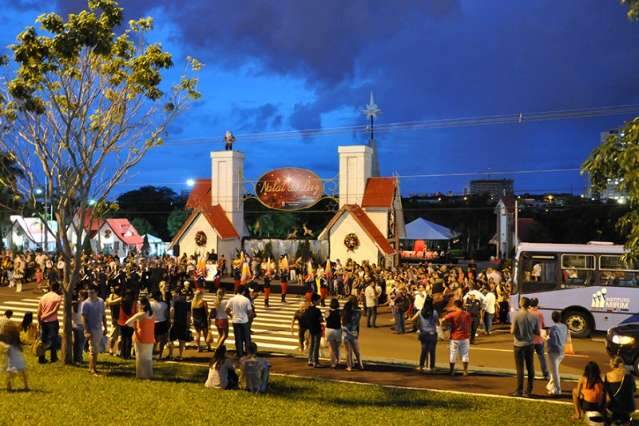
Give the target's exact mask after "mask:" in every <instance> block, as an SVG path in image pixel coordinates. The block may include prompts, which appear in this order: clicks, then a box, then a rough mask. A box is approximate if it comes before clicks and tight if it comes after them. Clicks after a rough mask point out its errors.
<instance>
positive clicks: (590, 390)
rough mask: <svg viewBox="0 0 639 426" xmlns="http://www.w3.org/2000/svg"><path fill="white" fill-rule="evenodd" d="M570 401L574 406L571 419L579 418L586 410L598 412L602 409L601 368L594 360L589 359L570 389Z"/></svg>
mask: <svg viewBox="0 0 639 426" xmlns="http://www.w3.org/2000/svg"><path fill="white" fill-rule="evenodd" d="M572 402H573V404H574V407H575V414H574V415H573V416H572V419H573V420H580V419H581V418H582V417H583V415H584V413H585V412H588V411H594V412H599V413H601V412H602V411H603V403H604V388H603V382H602V381H601V370H600V369H599V365H598V364H597V363H596V362H594V361H590V362H589V363H588V364H586V367H585V368H584V373H583V374H582V376H581V377H580V378H579V382H577V387H575V388H574V389H573V390H572Z"/></svg>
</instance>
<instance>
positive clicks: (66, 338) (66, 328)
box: [62, 277, 73, 365]
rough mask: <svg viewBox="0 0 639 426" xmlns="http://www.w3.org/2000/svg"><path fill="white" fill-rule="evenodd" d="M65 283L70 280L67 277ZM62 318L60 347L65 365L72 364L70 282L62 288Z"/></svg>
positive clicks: (71, 299)
mask: <svg viewBox="0 0 639 426" xmlns="http://www.w3.org/2000/svg"><path fill="white" fill-rule="evenodd" d="M64 279H65V281H67V280H70V278H69V277H65V278H64ZM63 289H64V317H63V326H62V330H63V334H64V335H63V337H62V345H63V346H64V363H65V364H66V365H71V364H73V325H72V323H71V318H72V315H73V308H72V306H73V287H72V286H71V283H70V282H65V283H64V286H63Z"/></svg>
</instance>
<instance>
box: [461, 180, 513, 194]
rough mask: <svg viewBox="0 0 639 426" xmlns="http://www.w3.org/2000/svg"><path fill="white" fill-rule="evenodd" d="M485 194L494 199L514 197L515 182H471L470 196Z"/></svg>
mask: <svg viewBox="0 0 639 426" xmlns="http://www.w3.org/2000/svg"><path fill="white" fill-rule="evenodd" d="M485 194H489V195H490V197H491V198H494V199H499V198H501V197H507V196H510V195H513V180H512V179H481V180H471V181H470V195H485Z"/></svg>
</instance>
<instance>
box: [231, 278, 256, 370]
mask: <svg viewBox="0 0 639 426" xmlns="http://www.w3.org/2000/svg"><path fill="white" fill-rule="evenodd" d="M239 290H240V291H238V293H237V294H236V295H235V296H233V297H231V298H230V299H229V301H228V303H227V304H226V315H228V317H229V318H231V322H232V323H233V334H234V335H235V355H236V356H237V357H238V358H241V357H242V356H244V354H245V353H246V351H247V348H248V345H249V343H251V327H250V325H249V321H250V319H251V318H252V316H253V306H252V305H251V301H250V300H249V298H248V297H246V296H244V295H243V294H242V293H243V292H244V291H243V290H244V289H242V288H240V289H239Z"/></svg>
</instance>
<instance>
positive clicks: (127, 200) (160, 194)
mask: <svg viewBox="0 0 639 426" xmlns="http://www.w3.org/2000/svg"><path fill="white" fill-rule="evenodd" d="M184 202H185V200H184V198H183V197H181V196H179V195H178V194H176V193H175V191H173V190H172V189H171V188H167V187H156V186H143V187H141V188H138V189H134V190H133V191H129V192H125V193H123V194H121V195H120V196H119V197H118V198H117V203H118V206H119V211H118V214H119V215H121V216H124V217H126V218H128V219H134V218H143V219H145V220H146V221H147V222H148V223H150V224H151V228H152V230H153V232H151V233H152V234H154V235H157V236H158V237H160V238H162V239H163V240H165V241H166V240H169V239H170V238H171V236H172V234H171V233H170V232H169V230H168V229H167V220H168V217H169V214H170V213H171V212H172V211H173V210H175V209H181V208H183V207H184Z"/></svg>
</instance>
